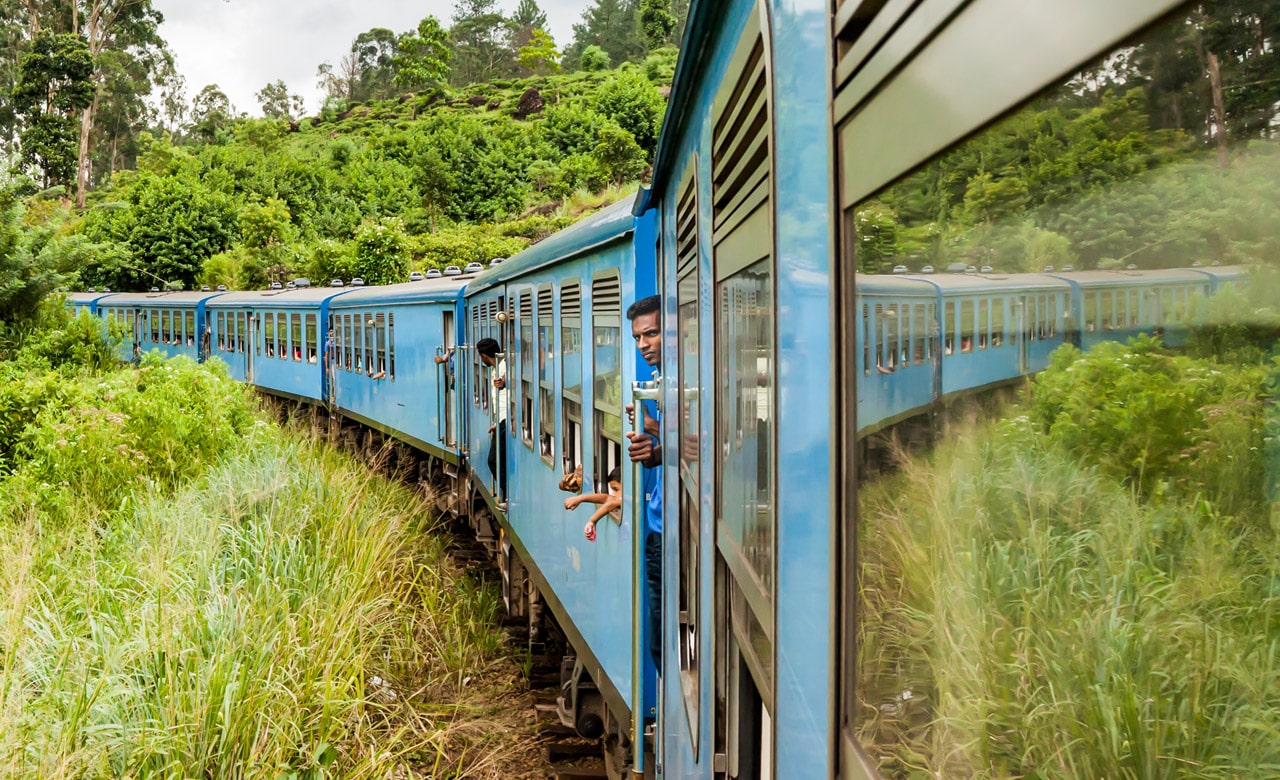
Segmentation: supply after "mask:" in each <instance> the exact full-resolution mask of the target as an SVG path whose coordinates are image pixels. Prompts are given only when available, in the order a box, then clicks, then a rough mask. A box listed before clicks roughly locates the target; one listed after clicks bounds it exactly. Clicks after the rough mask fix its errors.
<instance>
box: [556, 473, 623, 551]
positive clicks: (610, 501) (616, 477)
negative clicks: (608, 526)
mask: <svg viewBox="0 0 1280 780" xmlns="http://www.w3.org/2000/svg"><path fill="white" fill-rule="evenodd" d="M588 501H589V502H591V503H593V504H599V505H600V508H599V509H597V510H596V511H595V514H593V515H591V518H590V519H589V520H587V524H586V526H585V527H584V528H583V529H582V533H583V535H585V536H586V537H587V540H588V541H591V542H594V541H595V540H596V523H598V522H600V518H602V517H604V516H605V515H607V514H609V513H610V512H612V511H614V510H615V509H621V508H622V474H621V473H620V472H619V471H618V467H617V466H615V467H614V468H613V470H612V471H610V472H609V492H608V493H587V494H586V495H582V496H574V497H573V498H566V499H565V500H564V508H565V509H568V510H570V511H572V510H574V509H577V508H578V505H579V504H583V503H586V502H588Z"/></svg>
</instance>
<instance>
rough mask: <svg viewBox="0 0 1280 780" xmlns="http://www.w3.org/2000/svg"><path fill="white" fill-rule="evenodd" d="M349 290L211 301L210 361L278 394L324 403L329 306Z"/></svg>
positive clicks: (264, 292) (249, 294) (302, 291)
mask: <svg viewBox="0 0 1280 780" xmlns="http://www.w3.org/2000/svg"><path fill="white" fill-rule="evenodd" d="M349 289H351V288H343V287H310V286H304V287H296V288H284V289H278V290H257V291H252V292H235V293H227V294H226V295H223V296H220V297H218V298H215V299H214V300H212V301H211V302H210V304H211V305H210V306H209V316H210V325H211V327H210V351H209V355H210V357H217V358H219V359H221V360H222V361H223V362H225V363H226V364H227V365H228V366H229V367H230V369H231V376H232V377H234V378H236V379H238V380H240V381H244V382H248V383H250V384H253V385H255V386H257V387H259V388H261V389H262V390H265V391H267V392H269V393H272V394H274V395H279V396H282V397H286V398H294V399H298V400H310V401H323V400H325V394H324V387H325V366H324V363H323V361H322V360H321V359H320V353H321V349H322V348H323V346H324V335H323V333H322V330H321V329H322V327H323V325H324V323H325V322H326V321H327V319H328V314H329V302H330V301H331V300H332V299H333V298H335V297H337V296H339V295H342V294H343V293H345V292H347V291H348V290H349Z"/></svg>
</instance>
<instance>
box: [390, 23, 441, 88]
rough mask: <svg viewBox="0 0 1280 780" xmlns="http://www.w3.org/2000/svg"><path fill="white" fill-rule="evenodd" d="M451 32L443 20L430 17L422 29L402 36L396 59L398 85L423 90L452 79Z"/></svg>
mask: <svg viewBox="0 0 1280 780" xmlns="http://www.w3.org/2000/svg"><path fill="white" fill-rule="evenodd" d="M452 54H453V53H452V52H451V51H449V33H448V32H446V31H445V29H444V27H443V26H441V24H440V20H439V19H437V18H435V17H434V16H428V17H427V18H425V19H423V20H422V21H420V22H418V29H417V30H415V31H413V32H407V33H405V34H404V35H402V36H400V42H399V52H398V54H397V55H396V58H395V71H396V75H395V79H394V81H395V84H396V86H398V87H401V88H403V89H423V88H426V87H433V86H436V85H437V84H441V83H443V82H445V81H447V80H448V78H449V60H450V59H451V58H452Z"/></svg>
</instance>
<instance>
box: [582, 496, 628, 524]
mask: <svg viewBox="0 0 1280 780" xmlns="http://www.w3.org/2000/svg"><path fill="white" fill-rule="evenodd" d="M597 495H599V494H597ZM604 498H605V500H604V501H603V502H600V508H599V509H597V510H596V513H595V514H594V515H592V516H591V519H590V520H588V521H587V522H588V523H596V522H599V521H600V519H601V518H603V517H604V516H605V515H607V514H609V513H610V512H612V511H613V510H615V509H620V508H621V507H622V499H621V498H619V497H617V496H610V495H606V496H605V497H604Z"/></svg>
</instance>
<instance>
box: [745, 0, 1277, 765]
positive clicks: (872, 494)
mask: <svg viewBox="0 0 1280 780" xmlns="http://www.w3.org/2000/svg"><path fill="white" fill-rule="evenodd" d="M1277 84H1280V6H1277V5H1276V4H1274V3H1261V2H1230V3H1228V2H1206V3H1202V4H1197V5H1195V6H1192V7H1189V8H1188V9H1187V10H1185V11H1184V12H1183V13H1181V14H1180V15H1175V16H1172V17H1169V18H1166V19H1165V20H1164V21H1163V22H1162V23H1161V24H1160V25H1158V26H1157V27H1156V28H1155V29H1153V30H1152V31H1151V32H1149V33H1148V34H1146V35H1144V36H1142V37H1141V38H1139V39H1137V40H1131V41H1129V42H1127V43H1126V44H1125V45H1123V46H1120V47H1117V48H1115V49H1114V50H1113V51H1111V52H1109V53H1107V54H1106V55H1105V56H1104V57H1102V58H1101V59H1100V60H1099V61H1097V62H1096V63H1093V64H1092V65H1090V66H1088V67H1085V68H1083V69H1081V70H1080V71H1079V72H1077V73H1075V74H1073V75H1071V76H1070V77H1069V78H1067V79H1065V80H1063V81H1062V82H1061V83H1059V84H1057V85H1054V86H1053V89H1051V90H1050V91H1048V92H1046V93H1044V94H1042V95H1040V96H1039V97H1038V98H1036V99H1035V100H1033V101H1031V102H1030V103H1029V104H1028V105H1026V106H1025V107H1023V108H1021V109H1019V110H1018V111H1016V112H1014V113H1012V114H1011V115H1009V116H1007V117H1005V118H1003V119H1002V120H1000V121H998V122H996V123H994V124H992V125H991V126H989V127H988V128H987V129H985V130H983V131H982V132H980V133H978V134H977V135H975V136H974V137H972V138H969V139H966V140H963V141H962V142H960V143H959V144H958V145H956V146H955V147H954V148H952V149H951V150H949V151H947V152H945V153H943V154H942V155H940V156H939V157H937V158H936V159H934V160H932V161H930V162H928V163H927V164H925V165H924V166H922V167H920V168H919V169H917V170H915V171H914V172H912V173H910V174H909V175H907V176H904V177H903V178H902V179H900V180H898V181H896V182H894V183H892V184H891V185H890V186H889V187H888V188H886V189H884V190H882V191H880V192H879V193H878V194H876V195H875V196H874V197H872V198H870V199H868V200H867V201H866V202H864V203H862V204H859V206H858V207H857V208H858V214H857V215H855V216H856V217H857V218H856V219H854V220H853V223H854V224H856V225H859V226H868V225H870V226H871V228H868V229H871V230H874V232H875V233H876V236H875V238H876V240H871V239H872V238H873V237H872V236H868V235H863V236H858V237H856V239H854V238H852V237H847V238H846V237H842V240H849V241H852V242H854V243H853V246H855V248H856V249H857V250H858V251H859V252H860V253H861V254H860V255H858V256H857V265H858V268H859V271H860V273H859V275H858V277H857V282H856V284H858V285H859V288H858V290H856V296H857V297H856V301H855V305H856V306H857V308H856V309H855V310H851V311H849V312H848V313H847V314H848V316H856V317H859V318H860V319H861V320H866V319H867V318H868V316H867V314H864V312H870V313H871V314H870V319H871V322H869V323H867V324H866V327H867V328H869V329H870V330H871V331H877V329H879V332H885V331H884V330H883V324H882V323H879V322H877V321H876V316H877V312H878V311H881V310H880V309H877V307H878V306H880V305H881V303H882V302H883V301H881V300H879V298H880V296H885V295H887V294H888V293H887V292H884V291H887V290H890V289H892V285H891V284H890V281H891V280H892V284H893V285H898V289H899V290H902V289H906V288H907V287H908V286H909V285H911V284H912V282H911V280H910V279H903V278H901V277H899V278H898V279H897V280H893V278H892V277H891V275H890V274H889V271H890V270H891V269H892V267H893V266H894V265H896V264H908V265H912V266H918V265H922V264H925V263H927V264H930V265H933V266H935V267H937V268H947V267H948V266H950V265H952V264H959V263H965V264H966V265H967V264H968V262H967V261H968V260H969V259H971V258H981V263H984V264H990V265H991V266H993V267H994V272H993V273H994V274H995V275H993V276H987V275H985V274H982V275H978V276H974V275H969V274H954V275H953V274H937V275H935V276H933V277H932V278H931V281H932V282H934V283H936V285H937V289H938V290H939V292H938V295H939V300H940V302H941V303H942V307H941V309H940V314H941V316H940V318H939V320H938V323H937V324H938V325H939V326H941V327H942V329H943V355H942V356H941V359H940V361H939V362H940V368H939V370H940V371H941V373H940V374H939V375H937V381H938V386H940V387H943V392H944V393H947V394H950V397H949V398H944V399H942V401H943V402H949V401H951V400H955V399H958V398H961V397H967V396H972V394H973V393H974V392H976V391H977V389H978V388H981V387H983V386H986V385H988V384H1004V385H1006V386H1007V385H1014V386H1018V387H1020V388H1023V382H1024V381H1025V388H1024V389H1020V390H1019V392H1018V393H1016V394H1011V395H1010V396H1009V397H1007V398H1002V397H1001V396H999V395H998V394H988V395H986V396H984V398H986V399H987V400H989V401H990V403H989V404H986V405H984V410H983V411H982V412H981V413H978V414H976V417H969V416H966V415H961V414H953V415H948V414H947V411H946V410H947V408H958V407H959V406H961V405H959V404H956V405H953V406H952V407H948V406H947V405H946V404H945V403H938V404H936V405H934V404H932V401H933V399H932V398H931V397H930V394H929V393H927V392H925V393H920V394H918V395H917V396H915V400H911V398H912V394H913V393H916V391H917V390H918V389H919V388H918V387H916V386H914V385H910V384H901V383H896V384H895V383H894V382H893V381H892V380H893V379H897V378H898V376H902V375H901V374H899V375H897V376H895V377H893V378H890V380H889V381H888V382H882V381H880V380H881V379H883V378H882V377H877V376H876V375H875V373H874V372H873V373H872V374H871V381H863V380H862V379H861V377H862V376H863V373H862V372H857V371H855V372H853V375H854V376H855V377H858V378H859V385H858V387H857V388H856V392H857V400H858V409H859V417H858V420H857V423H858V428H859V429H866V428H868V426H871V425H873V424H874V423H876V422H877V420H876V419H867V416H869V414H870V412H868V413H865V414H864V412H863V411H862V410H864V409H869V410H882V411H880V412H876V413H877V414H883V415H884V416H883V417H882V418H880V419H881V420H886V421H887V420H888V419H891V418H892V419H895V420H898V419H901V420H903V421H904V422H903V423H902V428H900V429H897V428H893V427H891V428H889V429H888V430H887V431H885V432H884V435H886V436H888V435H892V434H894V433H895V432H906V431H912V432H914V434H915V435H916V436H917V437H918V438H926V437H924V436H923V429H926V428H929V429H931V430H929V431H928V433H929V435H928V436H927V439H928V442H927V445H926V444H922V445H921V448H922V451H920V452H910V453H905V454H903V453H898V454H896V455H895V456H888V455H886V456H880V455H878V452H883V451H885V450H884V449H882V448H877V447H872V446H860V447H859V448H858V450H857V452H858V456H859V458H861V460H860V461H859V469H860V470H859V493H858V513H857V526H856V528H854V529H852V533H850V534H849V541H850V548H849V550H847V551H846V556H847V559H849V560H853V561H854V562H853V564H852V565H853V566H854V571H852V572H850V573H849V574H850V576H849V582H850V586H849V587H850V591H849V593H848V594H847V599H846V605H845V609H846V613H845V614H844V615H843V616H842V619H843V620H844V630H845V640H844V641H845V645H844V646H845V648H846V651H847V652H846V655H845V657H846V658H847V659H848V664H849V666H848V667H846V668H845V669H844V675H843V676H844V678H845V679H847V680H850V681H853V682H852V683H851V684H849V685H848V686H847V687H846V689H845V690H844V691H843V692H842V695H843V716H842V717H843V719H844V721H845V725H846V727H847V728H848V733H849V734H850V735H852V736H854V737H856V739H857V740H858V741H859V742H860V743H861V745H862V747H863V748H864V749H865V751H866V753H867V755H868V757H869V758H870V761H871V763H872V765H873V766H876V767H878V769H879V772H880V775H881V776H882V777H885V778H915V777H982V778H1016V777H1028V778H1029V777H1036V778H1059V779H1062V780H1065V779H1067V778H1084V777H1099V778H1101V777H1135V778H1136V777H1143V778H1156V777H1159V778H1167V779H1169V780H1174V779H1177V778H1188V779H1190V778H1202V777H1215V778H1259V779H1260V778H1264V777H1274V776H1275V774H1276V766H1278V765H1280V763H1278V762H1280V748H1278V747H1277V745H1278V744H1280V743H1278V742H1277V739H1276V735H1277V734H1280V655H1277V650H1276V648H1277V647H1280V620H1277V616H1278V615H1280V586H1278V585H1277V583H1280V541H1278V539H1280V524H1277V521H1276V518H1280V502H1277V498H1278V497H1280V444H1278V443H1277V442H1280V408H1278V406H1277V403H1276V401H1275V398H1276V390H1275V388H1276V387H1278V386H1280V367H1278V365H1277V363H1275V362H1274V358H1273V355H1276V354H1280V311H1278V310H1277V308H1276V306H1275V302H1276V301H1277V300H1280V268H1278V267H1277V266H1280V196H1278V186H1277V182H1280V136H1277V133H1276V128H1277V127H1280V99H1278V98H1277V94H1280V93H1277V88H1276V85H1277ZM873 99H874V98H873ZM852 121H857V119H856V118H855V119H853V120H852ZM846 173H849V175H857V174H856V171H849V172H846ZM872 217H874V219H872ZM1047 266H1053V267H1054V268H1057V269H1061V270H1059V271H1057V272H1053V273H1047V272H1046V271H1047V268H1046V267H1047ZM1067 266H1070V270H1066V268H1067ZM979 279H981V280H982V281H981V282H979V281H978V280H979ZM989 282H990V283H991V284H988V283H989ZM996 282H998V287H999V295H990V294H988V295H985V296H984V295H983V294H982V292H980V290H982V289H985V288H986V287H988V286H990V287H996V286H997V284H995V283H996ZM975 301H976V302H977V305H976V307H975V304H974V302H975ZM883 303H884V305H885V306H888V303H887V302H883ZM931 316H932V315H931ZM729 326H730V327H732V323H730V324H729ZM974 339H976V344H977V347H976V349H982V348H983V347H984V346H988V349H987V351H986V352H985V353H984V354H982V355H981V359H979V356H978V355H977V354H970V355H964V354H963V353H964V352H967V351H968V350H970V349H971V344H973V343H974ZM844 348H845V349H846V350H847V355H848V357H849V358H850V359H853V358H856V357H857V356H858V355H859V354H861V352H862V350H863V349H864V347H863V345H861V344H856V343H850V344H847V345H845V347H844ZM953 367H954V370H951V369H952V368H953ZM971 367H972V370H971ZM721 369H722V370H723V371H729V370H731V369H733V367H732V366H727V365H725V366H722V367H721ZM1028 375H1029V376H1030V378H1028V379H1026V380H1023V379H1022V377H1024V376H1028ZM943 380H945V382H944V381H943ZM728 397H729V398H730V399H732V397H733V395H732V393H730V394H729V396H728ZM895 404H898V405H897V406H895ZM933 413H937V417H931V416H930V415H931V414H933ZM726 422H730V423H731V422H732V421H731V420H728V421H726ZM908 426H910V427H908ZM728 427H729V429H730V430H731V431H732V430H733V429H734V426H733V425H732V424H730V425H729V426H728ZM859 444H861V445H869V444H870V442H859ZM732 445H733V441H732V440H730V441H728V442H725V443H724V446H725V447H726V450H725V452H723V453H720V454H721V456H722V457H723V456H726V455H727V456H728V458H727V460H728V461H729V462H730V463H731V462H732V459H731V458H732ZM879 457H883V460H877V458H879ZM893 457H898V458H901V459H903V460H902V461H901V462H898V461H894V460H893ZM727 484H728V482H727ZM726 489H728V488H727V487H726ZM738 503H739V501H737V500H734V499H733V498H730V499H728V500H726V501H725V503H724V505H725V507H726V510H728V509H732V508H733V507H735V506H736V505H737V504H738ZM855 556H856V557H855Z"/></svg>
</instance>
